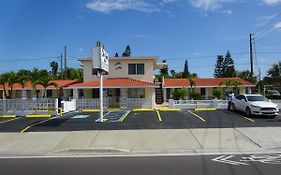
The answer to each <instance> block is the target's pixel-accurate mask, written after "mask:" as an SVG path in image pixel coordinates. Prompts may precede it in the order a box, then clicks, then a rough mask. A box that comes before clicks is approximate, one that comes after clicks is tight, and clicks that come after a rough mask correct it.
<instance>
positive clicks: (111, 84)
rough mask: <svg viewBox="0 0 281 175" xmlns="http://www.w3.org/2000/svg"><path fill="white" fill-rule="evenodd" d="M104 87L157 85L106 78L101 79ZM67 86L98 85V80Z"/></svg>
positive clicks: (154, 84)
mask: <svg viewBox="0 0 281 175" xmlns="http://www.w3.org/2000/svg"><path fill="white" fill-rule="evenodd" d="M103 86H104V87H159V85H158V84H156V83H151V82H146V81H141V80H135V79H131V78H108V79H106V80H104V81H103ZM69 87H99V80H96V81H88V82H83V83H77V84H73V85H70V86H69Z"/></svg>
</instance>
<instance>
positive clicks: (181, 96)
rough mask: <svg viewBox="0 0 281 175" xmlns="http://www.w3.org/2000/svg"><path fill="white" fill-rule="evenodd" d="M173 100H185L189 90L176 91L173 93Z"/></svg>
mask: <svg viewBox="0 0 281 175" xmlns="http://www.w3.org/2000/svg"><path fill="white" fill-rule="evenodd" d="M172 95H173V99H174V100H179V99H184V98H185V97H186V96H187V95H188V92H187V89H184V88H181V89H175V90H174V91H172Z"/></svg>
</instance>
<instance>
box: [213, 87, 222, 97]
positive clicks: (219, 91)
mask: <svg viewBox="0 0 281 175" xmlns="http://www.w3.org/2000/svg"><path fill="white" fill-rule="evenodd" d="M222 94H223V90H222V88H215V89H214V91H213V96H214V97H216V98H218V99H221V97H222Z"/></svg>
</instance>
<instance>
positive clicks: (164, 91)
mask: <svg viewBox="0 0 281 175" xmlns="http://www.w3.org/2000/svg"><path fill="white" fill-rule="evenodd" d="M154 91H155V88H154ZM163 100H164V103H166V102H167V89H166V88H163Z"/></svg>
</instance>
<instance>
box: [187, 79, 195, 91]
mask: <svg viewBox="0 0 281 175" xmlns="http://www.w3.org/2000/svg"><path fill="white" fill-rule="evenodd" d="M188 81H189V84H190V88H191V92H192V93H194V88H195V86H196V81H195V80H194V79H193V78H188Z"/></svg>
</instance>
